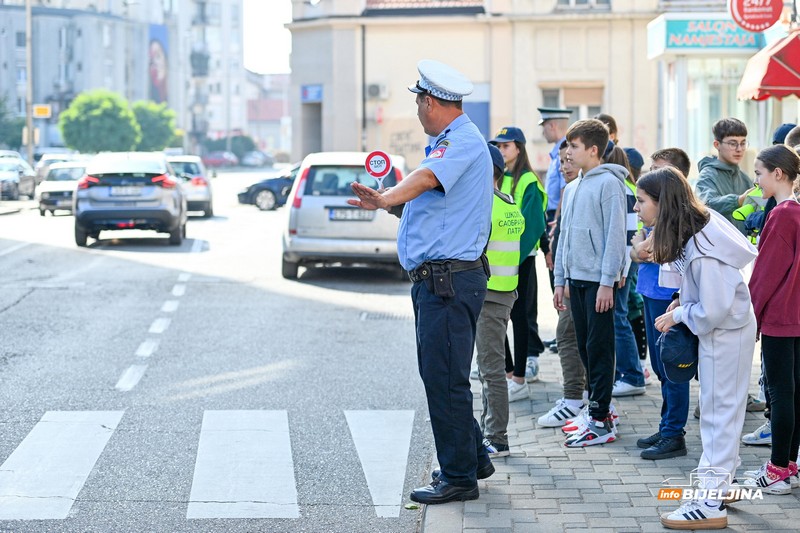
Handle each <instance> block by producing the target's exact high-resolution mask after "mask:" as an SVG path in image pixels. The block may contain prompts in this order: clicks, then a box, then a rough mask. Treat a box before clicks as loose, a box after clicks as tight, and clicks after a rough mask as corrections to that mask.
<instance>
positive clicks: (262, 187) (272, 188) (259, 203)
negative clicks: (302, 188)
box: [238, 163, 300, 211]
mask: <svg viewBox="0 0 800 533" xmlns="http://www.w3.org/2000/svg"><path fill="white" fill-rule="evenodd" d="M298 170H300V163H297V164H296V165H293V166H291V167H290V168H287V169H286V170H284V171H283V172H282V173H281V174H280V175H278V176H277V177H272V178H267V179H263V180H261V181H257V182H255V183H253V184H252V185H250V186H248V187H247V188H246V189H245V190H243V191H241V192H240V193H239V195H238V196H239V203H240V204H250V205H255V206H256V207H258V208H259V209H261V210H262V211H270V210H272V209H275V208H278V207H280V206H282V205H284V204H285V203H286V199H287V198H288V197H289V191H291V190H292V184H293V183H294V179H295V177H297V171H298Z"/></svg>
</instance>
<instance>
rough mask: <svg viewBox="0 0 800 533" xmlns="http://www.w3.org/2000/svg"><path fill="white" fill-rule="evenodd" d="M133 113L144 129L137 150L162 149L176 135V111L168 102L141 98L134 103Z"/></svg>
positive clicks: (153, 150) (150, 150) (151, 150)
mask: <svg viewBox="0 0 800 533" xmlns="http://www.w3.org/2000/svg"><path fill="white" fill-rule="evenodd" d="M132 107H133V114H134V115H135V116H136V121H137V122H138V123H139V127H140V128H141V130H142V138H141V139H140V140H139V144H137V145H136V150H139V151H142V152H155V151H160V150H163V149H164V148H166V147H167V146H169V143H170V141H171V140H172V139H173V137H175V112H174V111H173V110H171V109H170V108H168V107H167V104H166V102H164V103H160V104H157V103H155V102H151V101H150V100H140V101H138V102H134V104H133V106H132Z"/></svg>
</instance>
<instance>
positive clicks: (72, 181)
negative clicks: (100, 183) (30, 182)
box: [36, 161, 88, 216]
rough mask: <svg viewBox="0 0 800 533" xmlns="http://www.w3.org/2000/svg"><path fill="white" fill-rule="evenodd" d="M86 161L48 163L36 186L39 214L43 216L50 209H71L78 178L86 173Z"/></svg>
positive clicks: (53, 210)
mask: <svg viewBox="0 0 800 533" xmlns="http://www.w3.org/2000/svg"><path fill="white" fill-rule="evenodd" d="M87 162H88V161H70V162H65V163H50V164H49V165H48V166H47V168H48V170H47V176H46V177H45V178H44V181H43V182H41V183H40V184H39V186H38V187H37V188H36V198H37V199H38V200H39V214H40V215H42V216H44V214H45V213H47V212H48V211H50V214H51V215H52V214H54V213H55V212H56V210H59V209H63V210H66V211H70V212H71V211H72V202H73V200H72V197H73V196H74V194H75V189H76V188H77V187H78V180H80V179H81V178H82V177H83V176H84V175H85V174H86V163H87Z"/></svg>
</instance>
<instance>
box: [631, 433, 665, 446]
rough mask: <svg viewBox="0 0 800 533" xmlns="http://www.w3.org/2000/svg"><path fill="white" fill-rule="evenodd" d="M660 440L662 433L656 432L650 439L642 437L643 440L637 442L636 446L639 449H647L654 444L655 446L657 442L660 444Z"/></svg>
mask: <svg viewBox="0 0 800 533" xmlns="http://www.w3.org/2000/svg"><path fill="white" fill-rule="evenodd" d="M659 440H661V432H660V431H656V432H655V433H653V434H652V435H650V436H649V437H642V438H641V439H639V440H637V441H636V445H637V446H638V447H639V448H644V449H647V448H649V447H650V446H652V445H653V444H655V443H656V442H658V441H659Z"/></svg>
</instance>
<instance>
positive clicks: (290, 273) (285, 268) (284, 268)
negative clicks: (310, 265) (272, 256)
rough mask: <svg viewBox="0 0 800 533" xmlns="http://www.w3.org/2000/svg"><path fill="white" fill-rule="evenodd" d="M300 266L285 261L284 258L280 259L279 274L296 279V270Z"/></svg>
mask: <svg viewBox="0 0 800 533" xmlns="http://www.w3.org/2000/svg"><path fill="white" fill-rule="evenodd" d="M299 268H300V264H299V263H292V262H291V261H287V260H286V258H284V259H282V261H281V274H283V277H284V278H286V279H297V270H298V269H299Z"/></svg>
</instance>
